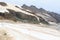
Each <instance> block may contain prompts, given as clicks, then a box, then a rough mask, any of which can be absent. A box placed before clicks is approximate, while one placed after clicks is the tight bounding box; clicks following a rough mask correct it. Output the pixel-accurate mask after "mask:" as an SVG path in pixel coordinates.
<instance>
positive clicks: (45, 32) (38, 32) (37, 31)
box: [0, 22, 60, 40]
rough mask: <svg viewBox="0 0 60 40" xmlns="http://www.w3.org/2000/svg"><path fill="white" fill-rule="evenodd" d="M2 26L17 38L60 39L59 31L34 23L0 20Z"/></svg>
mask: <svg viewBox="0 0 60 40" xmlns="http://www.w3.org/2000/svg"><path fill="white" fill-rule="evenodd" d="M1 28H3V29H2V30H4V29H6V31H8V33H10V34H11V35H13V37H15V38H16V40H60V32H59V31H57V30H55V29H50V28H44V27H39V26H38V25H34V24H24V23H21V24H19V23H18V24H13V23H6V22H0V29H1ZM8 33H7V34H8ZM0 34H1V33H0Z"/></svg>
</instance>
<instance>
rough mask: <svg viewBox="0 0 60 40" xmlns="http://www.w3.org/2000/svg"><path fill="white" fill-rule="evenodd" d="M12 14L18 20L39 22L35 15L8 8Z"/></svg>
mask: <svg viewBox="0 0 60 40" xmlns="http://www.w3.org/2000/svg"><path fill="white" fill-rule="evenodd" d="M7 10H8V11H9V12H10V14H12V16H13V17H15V18H16V19H17V20H22V21H24V20H25V21H26V22H32V23H39V21H38V20H37V18H36V17H35V16H31V15H27V14H24V13H21V12H15V11H14V10H11V9H7Z"/></svg>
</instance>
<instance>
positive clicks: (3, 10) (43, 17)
mask: <svg viewBox="0 0 60 40" xmlns="http://www.w3.org/2000/svg"><path fill="white" fill-rule="evenodd" d="M55 14H57V13H52V12H49V11H46V10H45V9H43V8H40V9H38V8H37V7H35V6H33V5H31V6H27V5H25V4H24V5H23V6H21V7H19V6H16V5H12V4H8V3H5V2H0V19H2V20H3V19H8V20H13V21H15V22H17V21H20V22H25V23H37V24H40V23H44V24H51V23H60V19H59V18H60V16H58V14H57V15H55Z"/></svg>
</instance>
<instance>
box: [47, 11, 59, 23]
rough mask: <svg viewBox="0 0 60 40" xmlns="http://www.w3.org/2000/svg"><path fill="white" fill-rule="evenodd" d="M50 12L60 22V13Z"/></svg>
mask: <svg viewBox="0 0 60 40" xmlns="http://www.w3.org/2000/svg"><path fill="white" fill-rule="evenodd" d="M48 14H49V15H51V16H52V17H53V18H55V19H56V20H57V23H60V14H57V13H54V12H49V13H48Z"/></svg>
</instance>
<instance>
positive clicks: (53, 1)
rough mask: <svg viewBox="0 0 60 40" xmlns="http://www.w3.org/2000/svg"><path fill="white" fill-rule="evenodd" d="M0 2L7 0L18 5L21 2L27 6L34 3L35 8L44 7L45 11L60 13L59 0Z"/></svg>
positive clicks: (13, 0) (0, 0) (12, 0)
mask: <svg viewBox="0 0 60 40" xmlns="http://www.w3.org/2000/svg"><path fill="white" fill-rule="evenodd" d="M0 2H7V3H10V4H14V5H19V6H21V5H23V4H26V5H28V6H30V5H34V6H36V7H37V8H44V9H45V10H47V11H51V12H56V13H59V14H60V0H0Z"/></svg>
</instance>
